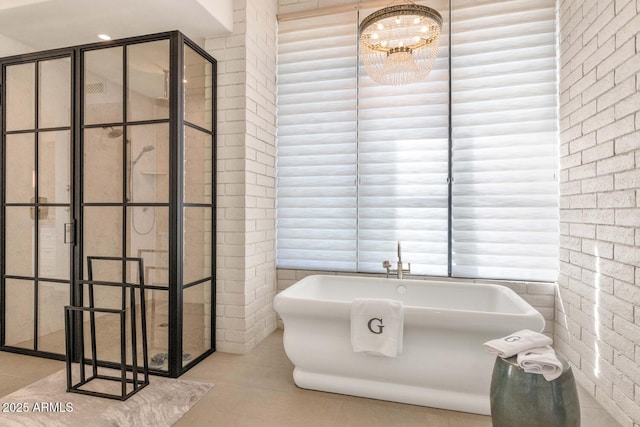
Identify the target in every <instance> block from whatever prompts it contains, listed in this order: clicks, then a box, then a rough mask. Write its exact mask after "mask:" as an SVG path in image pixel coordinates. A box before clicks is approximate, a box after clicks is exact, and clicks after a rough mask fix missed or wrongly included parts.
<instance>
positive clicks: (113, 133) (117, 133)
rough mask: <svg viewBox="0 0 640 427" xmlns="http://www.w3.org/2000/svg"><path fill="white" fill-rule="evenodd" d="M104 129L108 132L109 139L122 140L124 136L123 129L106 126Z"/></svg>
mask: <svg viewBox="0 0 640 427" xmlns="http://www.w3.org/2000/svg"><path fill="white" fill-rule="evenodd" d="M102 129H104V130H108V132H107V137H109V138H120V137H121V136H122V129H120V128H114V127H113V126H104V127H103V128H102Z"/></svg>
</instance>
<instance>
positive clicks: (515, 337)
mask: <svg viewBox="0 0 640 427" xmlns="http://www.w3.org/2000/svg"><path fill="white" fill-rule="evenodd" d="M552 343H553V340H552V339H551V338H549V337H548V336H546V335H543V334H541V333H538V332H534V331H532V330H529V329H522V330H521V331H518V332H514V333H513V334H511V335H509V336H506V337H503V338H498V339H495V340H491V341H487V342H486V343H484V344H482V348H484V350H485V351H487V352H489V353H492V354H495V355H496V356H499V357H503V358H504V357H511V356H513V355H516V354H518V353H520V352H521V351H523V350H528V349H530V348H535V347H544V346H545V345H551V344H552Z"/></svg>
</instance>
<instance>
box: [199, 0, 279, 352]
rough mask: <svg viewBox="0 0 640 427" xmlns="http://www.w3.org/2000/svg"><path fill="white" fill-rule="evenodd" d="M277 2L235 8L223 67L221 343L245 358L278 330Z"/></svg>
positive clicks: (214, 47) (210, 43) (221, 45)
mask: <svg viewBox="0 0 640 427" xmlns="http://www.w3.org/2000/svg"><path fill="white" fill-rule="evenodd" d="M276 12H277V2H276V0H246V1H244V0H243V1H235V2H234V29H233V33H232V34H230V35H227V36H224V37H217V38H211V39H208V40H207V41H206V43H205V48H206V49H207V50H208V51H209V53H211V54H212V55H213V56H214V57H215V58H216V59H217V61H218V93H219V96H218V176H217V179H218V199H217V204H218V205H217V206H218V212H217V214H218V222H217V260H216V261H217V269H216V274H217V307H216V316H217V317H216V322H217V330H216V335H217V340H216V347H217V349H218V350H219V351H224V352H233V353H245V352H247V351H250V350H251V349H252V348H253V347H254V346H255V345H256V344H257V343H259V342H260V341H261V340H262V339H263V338H264V337H266V336H267V335H269V334H270V333H271V332H272V331H273V330H274V329H275V328H276V315H275V312H274V311H273V308H272V301H273V297H274V296H275V289H276V279H275V276H276V272H275V132H276V131H275V125H276V107H275V93H276V86H275V76H276V28H277V21H276Z"/></svg>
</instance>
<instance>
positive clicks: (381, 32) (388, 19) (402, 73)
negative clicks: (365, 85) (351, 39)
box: [360, 0, 442, 86]
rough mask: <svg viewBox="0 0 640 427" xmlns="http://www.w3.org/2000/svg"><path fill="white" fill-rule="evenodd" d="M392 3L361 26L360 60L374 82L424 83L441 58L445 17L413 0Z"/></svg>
mask: <svg viewBox="0 0 640 427" xmlns="http://www.w3.org/2000/svg"><path fill="white" fill-rule="evenodd" d="M397 3H398V2H394V3H392V4H391V5H390V6H388V7H385V8H384V9H380V10H378V11H377V12H374V13H372V14H371V15H369V16H367V17H366V18H365V19H364V21H362V23H361V24H360V57H361V58H362V61H363V62H364V65H365V69H366V70H367V74H368V75H369V77H371V79H373V81H375V82H377V83H380V84H385V85H394V86H397V85H404V84H407V83H413V82H417V81H421V80H424V79H426V78H427V75H428V74H429V72H430V71H431V68H432V67H433V63H434V61H435V59H436V56H438V46H439V42H440V30H441V28H442V16H441V15H440V14H439V13H438V12H437V11H436V10H434V9H431V8H430V7H427V6H421V5H417V4H414V3H413V2H411V1H406V0H405V1H402V2H400V3H401V4H397Z"/></svg>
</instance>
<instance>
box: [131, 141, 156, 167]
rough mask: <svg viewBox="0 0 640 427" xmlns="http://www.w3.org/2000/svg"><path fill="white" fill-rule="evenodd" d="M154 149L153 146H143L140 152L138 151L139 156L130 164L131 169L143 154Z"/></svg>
mask: <svg viewBox="0 0 640 427" xmlns="http://www.w3.org/2000/svg"><path fill="white" fill-rule="evenodd" d="M155 149H156V147H154V146H153V145H145V146H144V147H142V151H140V154H138V157H136V159H135V160H133V161H132V162H131V167H132V168H133V167H134V166H135V165H136V163H138V161H139V160H140V158H141V157H142V156H144V153H148V152H149V151H153V150H155Z"/></svg>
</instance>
